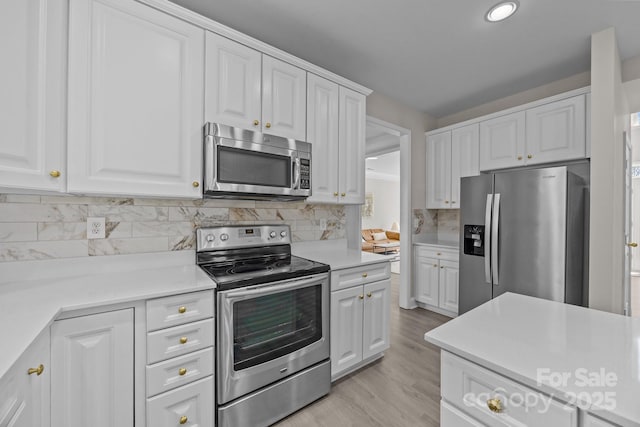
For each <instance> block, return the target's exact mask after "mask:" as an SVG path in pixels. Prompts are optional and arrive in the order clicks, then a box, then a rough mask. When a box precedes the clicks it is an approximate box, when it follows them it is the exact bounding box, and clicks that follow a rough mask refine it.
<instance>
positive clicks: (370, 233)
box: [361, 228, 400, 253]
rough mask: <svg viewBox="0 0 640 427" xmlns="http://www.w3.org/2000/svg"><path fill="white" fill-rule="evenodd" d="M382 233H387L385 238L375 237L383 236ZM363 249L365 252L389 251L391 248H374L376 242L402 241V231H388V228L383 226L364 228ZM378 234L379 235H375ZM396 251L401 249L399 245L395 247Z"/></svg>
mask: <svg viewBox="0 0 640 427" xmlns="http://www.w3.org/2000/svg"><path fill="white" fill-rule="evenodd" d="M380 233H384V234H385V238H384V239H380V238H379V239H377V240H376V239H375V237H381V235H380ZM361 234H362V239H363V241H362V250H363V251H365V252H374V253H379V252H384V253H386V252H388V251H389V248H382V247H379V248H375V250H374V244H380V243H400V233H399V232H398V231H388V230H383V229H381V228H366V229H364V230H362V233H361ZM376 234H377V236H375V235H376ZM393 250H394V251H399V250H400V247H399V246H398V248H394V249H393Z"/></svg>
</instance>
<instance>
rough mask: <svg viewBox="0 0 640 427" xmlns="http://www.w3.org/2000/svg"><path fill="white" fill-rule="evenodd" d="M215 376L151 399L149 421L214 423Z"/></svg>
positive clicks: (171, 425)
mask: <svg viewBox="0 0 640 427" xmlns="http://www.w3.org/2000/svg"><path fill="white" fill-rule="evenodd" d="M213 403H214V400H213V377H207V378H205V379H202V380H200V381H196V382H194V383H191V384H188V385H185V386H182V387H180V388H176V389H174V390H171V391H168V392H166V393H162V394H160V395H158V396H156V397H152V398H150V399H147V425H148V426H153V427H177V426H180V425H185V426H198V427H211V426H213V425H214V418H213V410H214V409H213V408H214V406H215V405H214V404H213Z"/></svg>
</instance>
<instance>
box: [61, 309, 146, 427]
mask: <svg viewBox="0 0 640 427" xmlns="http://www.w3.org/2000/svg"><path fill="white" fill-rule="evenodd" d="M133 330H134V326H133V309H132V308H129V309H122V310H117V311H111V312H106V313H99V314H92V315H87V316H80V317H75V318H70V319H64V320H59V321H56V322H54V323H53V325H52V326H51V425H52V427H86V426H92V427H103V426H104V427H110V426H115V425H117V426H123V427H126V426H133V425H134V397H133V391H134V387H133V383H134V340H133V335H134V332H133Z"/></svg>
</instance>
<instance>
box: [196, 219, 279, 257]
mask: <svg viewBox="0 0 640 427" xmlns="http://www.w3.org/2000/svg"><path fill="white" fill-rule="evenodd" d="M285 244H287V245H288V244H291V230H290V229H289V226H288V225H282V224H277V225H238V226H220V227H206V228H198V229H197V230H196V251H198V252H201V251H207V250H218V249H234V248H246V247H250V246H270V245H285Z"/></svg>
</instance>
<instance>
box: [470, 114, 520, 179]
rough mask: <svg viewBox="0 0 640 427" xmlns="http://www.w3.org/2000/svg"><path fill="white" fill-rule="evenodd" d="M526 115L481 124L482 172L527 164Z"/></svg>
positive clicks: (511, 115)
mask: <svg viewBox="0 0 640 427" xmlns="http://www.w3.org/2000/svg"><path fill="white" fill-rule="evenodd" d="M524 126H525V113H524V111H520V112H517V113H513V114H507V115H506V116H501V117H496V118H495V119H490V120H485V121H483V122H480V170H482V171H485V170H493V169H502V168H508V167H513V166H522V165H524V164H525V160H524V157H525V155H524V154H525V153H524V151H525V127H524Z"/></svg>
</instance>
